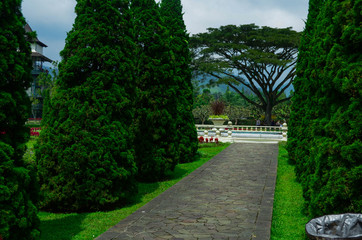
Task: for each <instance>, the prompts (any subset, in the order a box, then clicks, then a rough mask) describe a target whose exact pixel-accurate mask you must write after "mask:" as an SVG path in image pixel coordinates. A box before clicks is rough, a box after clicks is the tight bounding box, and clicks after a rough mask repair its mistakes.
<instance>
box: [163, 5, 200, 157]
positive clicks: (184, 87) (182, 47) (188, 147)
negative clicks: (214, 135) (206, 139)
mask: <svg viewBox="0 0 362 240" xmlns="http://www.w3.org/2000/svg"><path fill="white" fill-rule="evenodd" d="M161 14H162V17H163V19H164V22H165V24H166V26H167V28H168V30H169V33H170V37H171V42H170V44H171V45H170V46H171V50H172V52H173V54H174V56H175V59H176V62H175V72H174V78H175V79H176V82H177V110H178V114H177V115H176V116H175V119H174V121H176V124H177V128H178V131H177V139H178V141H179V153H180V155H179V162H181V163H184V162H191V161H194V160H195V156H196V152H197V148H198V141H197V133H196V128H195V122H194V117H193V115H192V107H193V97H192V94H193V89H192V83H191V70H190V63H191V58H190V50H189V44H188V40H189V36H188V34H187V32H186V26H185V23H184V21H183V16H182V15H183V14H182V5H181V1H180V0H162V2H161Z"/></svg>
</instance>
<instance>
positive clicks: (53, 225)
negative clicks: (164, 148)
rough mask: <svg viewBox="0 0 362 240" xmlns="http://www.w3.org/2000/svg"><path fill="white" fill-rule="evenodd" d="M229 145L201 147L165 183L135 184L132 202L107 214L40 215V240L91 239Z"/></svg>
mask: <svg viewBox="0 0 362 240" xmlns="http://www.w3.org/2000/svg"><path fill="white" fill-rule="evenodd" d="M34 143H35V140H34V138H32V139H31V140H30V141H29V143H28V144H27V146H28V151H27V152H26V153H25V159H26V160H27V161H33V159H32V158H33V154H32V152H33V145H34ZM229 145H230V144H218V145H216V144H214V143H213V144H211V143H209V144H203V145H201V147H200V149H199V153H200V159H199V160H198V161H195V162H192V163H186V164H179V165H177V166H176V168H175V171H174V172H172V173H171V174H170V176H169V178H168V180H166V181H162V182H156V183H138V189H139V192H138V195H137V196H135V202H134V203H132V204H130V205H128V206H124V207H122V208H120V209H116V210H113V211H109V212H94V213H80V214H78V213H70V214H58V213H57V214H54V213H47V212H40V213H39V217H40V220H41V226H40V229H41V234H42V235H41V239H42V240H70V239H72V240H81V239H82V240H85V239H87V240H88V239H94V238H95V237H97V236H99V235H100V234H102V233H103V232H105V231H106V230H107V229H109V228H110V227H112V226H114V225H115V224H117V223H118V222H119V221H120V220H122V219H124V218H125V217H127V216H128V215H130V214H132V213H133V212H134V211H136V210H137V209H138V208H140V207H142V206H143V205H145V204H146V203H147V202H149V201H150V200H152V199H153V198H155V197H156V196H158V195H159V194H161V193H162V192H164V191H165V190H166V189H168V188H169V187H171V186H172V185H174V184H175V183H177V182H178V181H179V180H181V179H182V178H183V177H185V176H187V175H188V174H189V173H191V172H192V171H194V170H195V169H197V168H198V167H200V166H201V165H202V164H204V163H205V162H207V161H208V160H210V159H211V158H212V157H213V156H215V155H216V154H218V153H219V152H221V151H222V150H223V149H225V148H226V147H227V146H229Z"/></svg>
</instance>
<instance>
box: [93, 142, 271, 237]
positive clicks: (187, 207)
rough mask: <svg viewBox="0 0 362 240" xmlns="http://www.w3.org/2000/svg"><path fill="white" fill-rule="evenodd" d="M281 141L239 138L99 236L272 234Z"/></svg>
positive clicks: (261, 235) (250, 235)
mask: <svg viewBox="0 0 362 240" xmlns="http://www.w3.org/2000/svg"><path fill="white" fill-rule="evenodd" d="M277 156H278V145H277V144H258V143H234V144H232V145H230V146H229V147H228V148H227V149H225V150H224V151H223V152H221V153H220V154H218V155H217V156H215V157H214V158H213V159H211V160H210V161H208V162H207V163H205V164H204V165H203V166H201V167H200V168H199V169H197V170H195V171H194V172H193V173H191V174H189V175H188V176H187V177H185V178H184V179H182V180H181V181H179V182H178V183H177V184H175V185H174V186H173V187H171V188H170V189H168V190H167V191H166V192H164V193H163V194H161V195H159V196H158V197H156V198H155V199H153V200H152V201H150V202H149V203H148V204H146V205H145V206H143V207H142V208H141V209H139V210H137V211H136V212H135V213H133V214H132V215H130V216H129V217H127V218H126V219H123V220H122V221H120V222H119V223H118V224H117V225H115V226H114V227H112V228H111V229H110V230H108V231H107V232H105V233H104V234H102V235H101V236H99V237H98V238H96V239H97V240H108V239H109V240H111V239H124V240H127V239H153V240H157V239H217V240H221V239H242V240H250V239H258V240H260V239H263V240H268V239H269V238H270V226H271V218H272V210H273V201H274V189H275V180H276V168H277Z"/></svg>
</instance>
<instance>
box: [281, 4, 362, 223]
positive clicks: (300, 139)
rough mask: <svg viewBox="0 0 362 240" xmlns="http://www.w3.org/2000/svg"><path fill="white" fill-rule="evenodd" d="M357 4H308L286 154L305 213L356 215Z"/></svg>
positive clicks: (360, 129) (361, 178)
mask: <svg viewBox="0 0 362 240" xmlns="http://www.w3.org/2000/svg"><path fill="white" fill-rule="evenodd" d="M361 6H362V1H361V0H343V1H339V0H338V1H336V0H326V1H316V0H312V1H310V6H309V15H308V20H307V23H306V29H305V31H304V34H303V38H302V42H301V47H300V54H299V58H298V63H297V78H296V80H295V82H294V87H295V97H294V99H293V105H292V116H291V121H290V124H289V131H288V134H289V138H288V150H289V153H290V158H291V161H292V162H294V163H296V173H297V177H298V179H299V181H301V183H302V187H303V192H304V198H305V200H306V203H307V204H306V207H307V210H308V212H309V213H310V214H311V215H313V216H317V215H323V214H330V213H343V212H362V195H361V192H362V185H361V182H362V175H361V172H362V165H361V163H362V161H361V156H362V142H361V136H362V125H361V122H362V114H361V109H362V106H361V93H362V82H361V75H362V74H361V72H362V71H361V70H362V55H361V52H360V46H361V45H362V30H361Z"/></svg>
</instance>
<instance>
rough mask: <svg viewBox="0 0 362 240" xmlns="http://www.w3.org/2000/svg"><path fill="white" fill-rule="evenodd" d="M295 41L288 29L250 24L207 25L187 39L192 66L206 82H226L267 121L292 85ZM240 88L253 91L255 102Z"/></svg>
mask: <svg viewBox="0 0 362 240" xmlns="http://www.w3.org/2000/svg"><path fill="white" fill-rule="evenodd" d="M299 41H300V33H298V32H296V31H293V30H291V29H290V28H283V29H278V28H271V27H258V26H256V25H254V24H248V25H240V26H235V25H227V26H221V27H220V28H209V29H208V32H206V33H199V34H196V35H194V36H193V37H192V38H191V41H190V46H191V48H192V49H193V53H194V56H193V57H194V61H193V67H194V68H195V70H196V71H197V72H198V73H201V74H205V75H207V76H208V78H209V79H210V83H217V84H221V83H224V84H227V85H228V86H230V87H231V88H232V89H234V90H235V91H236V92H237V93H238V94H240V96H242V97H243V98H244V99H245V100H246V101H247V102H248V103H250V104H252V105H254V106H256V107H257V108H259V109H261V110H262V111H264V113H265V121H266V123H267V124H270V123H271V117H272V110H273V108H274V107H275V106H276V105H278V104H280V103H283V102H285V101H287V100H289V99H290V97H286V98H280V97H281V96H282V94H283V93H284V91H285V90H286V89H288V88H289V87H290V86H291V85H292V82H293V79H294V76H295V64H296V59H297V53H298V46H299ZM240 88H244V89H247V90H250V91H251V92H253V94H254V95H255V96H256V97H257V101H255V100H253V99H251V98H250V97H248V96H246V95H245V94H244V93H243V91H241V90H240Z"/></svg>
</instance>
